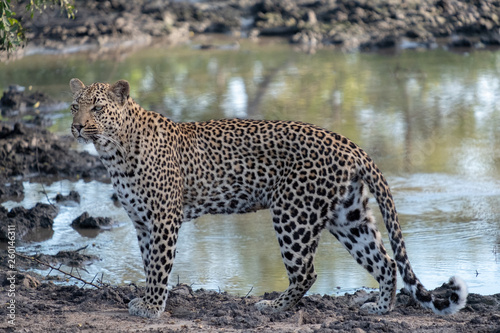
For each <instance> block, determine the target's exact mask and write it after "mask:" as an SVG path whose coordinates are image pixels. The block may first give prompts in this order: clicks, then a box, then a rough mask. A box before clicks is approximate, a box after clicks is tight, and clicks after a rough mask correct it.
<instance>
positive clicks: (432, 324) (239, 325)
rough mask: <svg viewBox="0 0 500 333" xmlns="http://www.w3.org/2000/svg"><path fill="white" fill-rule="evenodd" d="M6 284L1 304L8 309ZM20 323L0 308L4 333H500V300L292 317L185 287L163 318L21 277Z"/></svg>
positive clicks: (316, 306)
mask: <svg viewBox="0 0 500 333" xmlns="http://www.w3.org/2000/svg"><path fill="white" fill-rule="evenodd" d="M7 277H8V275H7V274H5V273H3V274H1V275H0V281H3V283H2V284H3V287H2V289H4V290H2V292H1V293H0V301H1V303H2V304H8V302H9V298H8V296H7V293H6V292H5V290H6V289H7V290H8V288H9V283H8V282H6V281H9V280H7ZM15 278H16V283H17V284H16V291H15V293H16V296H15V299H16V307H15V321H14V324H13V325H11V324H10V323H9V322H8V320H7V318H8V315H9V313H10V312H9V311H10V310H9V309H8V308H7V307H6V306H3V307H2V308H1V309H0V318H2V320H1V321H0V331H4V332H40V333H41V332H304V333H305V332H357V333H362V332H396V333H397V332H500V294H497V295H492V296H480V295H477V294H472V295H469V298H468V305H467V306H466V308H465V309H463V310H462V311H460V312H459V313H457V314H455V315H451V316H437V315H434V314H433V313H432V312H430V311H429V310H425V309H422V308H421V307H420V306H419V305H416V304H415V303H414V302H413V301H412V300H411V298H410V297H409V296H407V295H406V294H401V293H400V294H398V297H397V304H396V308H395V309H394V311H392V312H391V313H389V314H387V315H362V314H360V312H359V307H360V305H361V304H363V303H364V302H365V301H367V300H373V298H374V297H375V293H374V292H371V293H367V292H365V291H363V290H361V291H358V292H357V293H356V294H354V295H345V296H337V297H332V296H320V295H311V296H307V297H304V298H303V299H302V300H301V301H300V302H299V304H298V305H297V306H295V307H294V308H293V309H292V310H290V311H286V312H281V313H261V312H260V311H258V310H257V309H255V307H254V306H253V304H254V303H256V302H258V301H259V300H261V299H263V298H264V299H266V298H268V299H272V298H274V297H276V296H277V295H278V294H277V293H271V294H266V295H264V296H263V297H255V296H250V297H237V296H233V295H228V294H227V293H223V292H222V293H219V292H216V291H206V290H197V291H193V290H192V289H191V288H190V287H189V286H187V285H178V286H176V287H174V288H172V290H171V291H170V294H169V298H168V301H167V307H166V309H165V313H163V314H162V316H161V317H160V318H159V319H144V318H139V317H133V316H130V315H129V314H128V310H127V303H128V302H129V301H130V300H131V299H132V298H134V297H136V296H137V295H138V294H140V293H141V292H143V288H137V287H135V286H120V287H103V288H102V289H96V288H84V289H81V288H79V287H77V286H75V285H69V286H56V285H55V284H53V283H51V282H49V283H40V282H39V281H38V280H37V279H36V278H33V277H31V276H28V275H27V274H24V273H18V274H17V275H16V276H15Z"/></svg>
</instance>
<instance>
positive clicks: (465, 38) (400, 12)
mask: <svg viewBox="0 0 500 333" xmlns="http://www.w3.org/2000/svg"><path fill="white" fill-rule="evenodd" d="M23 2H25V1H21V4H19V6H23V5H24V4H22V3H23ZM76 8H77V14H76V17H75V19H74V20H69V19H67V17H66V14H65V13H61V11H60V10H59V9H57V8H55V9H48V10H46V11H45V12H44V13H36V14H35V19H34V20H29V19H28V18H27V17H24V18H23V22H24V24H25V27H26V28H27V30H28V34H27V37H28V39H29V41H30V43H29V47H28V48H27V49H25V50H22V51H20V53H19V54H30V53H33V52H40V51H43V50H45V51H56V52H75V51H85V50H92V52H95V51H98V52H97V54H96V55H98V54H99V52H103V51H106V50H109V49H115V48H117V47H127V48H128V47H142V46H145V45H148V44H151V43H155V44H158V43H183V42H187V41H188V40H189V39H190V38H191V37H192V36H194V35H197V34H206V33H224V34H231V35H234V36H236V37H250V38H259V37H261V36H283V37H286V38H288V39H289V40H290V42H291V43H296V44H298V45H301V46H303V47H305V48H306V49H309V50H311V49H315V48H318V47H323V46H334V47H337V48H340V49H343V50H348V51H352V50H374V49H380V48H387V47H395V46H396V47H397V46H401V47H410V48H413V47H422V48H428V47H434V46H435V45H437V44H436V42H439V43H441V44H444V45H446V46H450V47H461V48H473V47H484V46H489V45H494V46H498V45H500V33H499V30H498V27H499V24H500V1H496V0H495V1H488V0H477V1H466V0H423V1H421V0H408V1H396V0H394V1H386V0H375V1H367V0H358V1H351V0H337V1H330V0H299V1H295V0H245V1H239V0H213V1H211V0H209V1H196V2H192V1H126V0H110V1H107V0H97V1H96V0H94V1H80V0H79V1H76ZM17 12H19V13H21V12H22V10H17Z"/></svg>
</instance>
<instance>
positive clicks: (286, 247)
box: [256, 200, 326, 311]
mask: <svg viewBox="0 0 500 333" xmlns="http://www.w3.org/2000/svg"><path fill="white" fill-rule="evenodd" d="M306 201H307V200H305V201H301V202H302V204H303V205H304V207H302V209H300V207H293V205H292V206H291V205H289V204H287V203H286V201H281V200H277V204H275V205H273V207H271V214H272V217H273V225H274V229H275V231H276V236H277V238H278V242H279V245H280V249H281V256H282V258H283V262H284V264H285V268H286V270H287V274H288V279H289V286H288V288H287V289H286V290H285V291H284V292H283V293H282V294H281V295H280V296H279V297H278V298H277V299H275V300H272V301H270V300H264V301H261V302H258V303H257V304H256V307H257V308H258V309H259V310H264V309H273V310H276V311H281V310H287V309H288V308H290V307H292V306H293V305H295V304H296V303H297V302H298V301H299V300H300V299H301V298H302V296H304V294H305V293H306V292H307V291H308V290H309V289H310V288H311V286H312V285H313V284H314V282H315V281H316V276H317V274H316V272H315V270H314V264H313V261H314V255H315V254H316V249H317V246H318V242H319V236H320V232H321V230H322V229H323V228H324V224H325V223H326V219H325V222H321V220H320V219H321V216H320V215H321V214H320V213H319V212H318V211H317V210H315V209H314V208H313V207H305V206H307V205H308V204H307V203H306ZM281 204H283V205H281ZM283 207H287V208H288V209H285V208H283Z"/></svg>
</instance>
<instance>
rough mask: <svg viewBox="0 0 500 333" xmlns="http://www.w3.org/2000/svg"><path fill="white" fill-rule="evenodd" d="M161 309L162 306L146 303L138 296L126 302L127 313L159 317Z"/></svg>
mask: <svg viewBox="0 0 500 333" xmlns="http://www.w3.org/2000/svg"><path fill="white" fill-rule="evenodd" d="M163 310H164V309H163V307H161V306H159V305H149V304H146V302H144V300H143V299H142V298H140V297H138V298H134V299H133V300H131V301H130V303H128V313H130V314H131V315H133V316H139V317H145V318H159V317H160V315H161V313H162V312H163Z"/></svg>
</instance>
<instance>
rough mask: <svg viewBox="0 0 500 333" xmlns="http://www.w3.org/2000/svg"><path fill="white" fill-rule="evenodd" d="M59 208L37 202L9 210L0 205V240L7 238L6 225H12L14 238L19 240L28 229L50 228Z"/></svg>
mask: <svg viewBox="0 0 500 333" xmlns="http://www.w3.org/2000/svg"><path fill="white" fill-rule="evenodd" d="M58 213H59V209H58V208H57V207H55V206H52V205H47V204H43V203H37V204H36V206H35V207H33V208H31V209H26V208H24V207H14V208H12V209H11V210H10V211H7V209H6V208H4V207H3V206H0V221H2V223H1V224H0V240H3V241H5V240H7V239H8V238H7V236H8V231H9V229H8V227H9V226H14V230H15V233H16V240H21V239H23V237H24V236H25V235H26V234H27V233H28V232H30V231H35V230H36V229H37V228H43V229H52V225H53V224H54V218H55V217H56V216H57V214H58Z"/></svg>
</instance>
